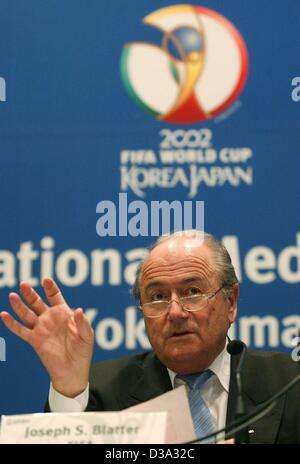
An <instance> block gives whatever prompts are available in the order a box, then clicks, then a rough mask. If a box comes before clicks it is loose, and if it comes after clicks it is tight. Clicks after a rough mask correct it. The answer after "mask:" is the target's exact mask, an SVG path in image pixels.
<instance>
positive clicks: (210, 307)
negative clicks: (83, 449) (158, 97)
mask: <svg viewBox="0 0 300 464" xmlns="http://www.w3.org/2000/svg"><path fill="white" fill-rule="evenodd" d="M43 288H44V290H45V294H46V297H47V300H48V304H46V303H45V302H44V301H43V300H42V299H41V298H40V297H39V295H38V294H37V293H36V292H35V290H33V288H31V287H30V286H29V285H28V284H27V283H21V286H20V292H21V295H22V297H23V300H24V301H25V302H26V303H27V304H24V302H23V301H22V299H21V298H20V297H19V296H18V295H17V294H15V293H11V294H10V303H11V306H12V308H13V310H14V311H15V313H16V314H17V315H18V317H19V318H20V320H21V321H22V322H23V324H20V323H19V322H17V321H16V320H14V319H13V318H12V316H11V315H9V314H8V313H6V312H2V313H1V318H2V320H3V322H4V324H5V325H6V326H7V327H8V328H9V329H10V330H11V331H12V332H13V333H15V334H16V335H17V336H19V337H21V338H22V339H23V340H25V341H26V342H28V343H30V344H31V345H32V347H33V348H34V350H35V351H36V353H37V354H38V356H39V358H40V359H41V361H42V363H43V364H44V366H45V367H46V369H47V370H48V373H49V376H50V378H51V387H50V393H49V409H50V410H51V411H55V412H60V411H66V412H67V411H68V412H78V411H83V410H88V411H108V410H109V411H116V410H122V409H125V408H127V407H130V406H133V405H135V404H138V403H140V402H143V401H146V400H149V399H151V398H154V397H156V396H158V395H160V394H162V393H165V392H167V391H168V390H171V389H172V388H173V387H174V386H176V385H177V384H180V383H186V384H187V385H189V388H190V391H191V389H193V388H194V386H193V385H191V384H190V383H189V381H190V379H193V378H198V377H201V375H202V381H201V384H199V389H198V390H197V395H199V397H200V398H201V402H202V407H204V410H205V408H206V410H205V411H206V412H205V413H203V414H205V415H206V419H205V421H206V429H205V428H204V429H203V430H205V431H206V432H208V431H211V430H213V429H214V430H216V429H219V428H221V427H224V426H225V424H226V423H228V422H230V421H231V420H232V419H233V417H234V410H235V400H236V387H235V375H234V373H235V368H236V364H237V359H236V358H237V357H236V356H232V357H230V355H229V354H228V352H227V350H226V339H227V332H228V329H229V327H230V325H231V324H232V323H233V322H234V320H235V318H236V312H237V299H238V293H239V285H238V280H237V278H236V275H235V271H234V268H233V266H232V264H231V260H230V257H229V254H228V252H227V250H226V249H225V248H224V247H223V245H222V244H221V243H220V242H219V241H217V240H216V239H215V238H214V237H213V236H211V235H209V234H204V240H202V234H201V233H198V232H197V231H194V232H192V233H190V234H182V233H175V234H172V235H170V236H168V237H163V238H160V239H159V240H158V241H157V243H156V244H155V245H154V246H153V247H152V248H151V250H150V251H149V253H148V255H147V256H146V258H145V260H144V261H143V262H142V263H141V265H140V268H139V271H138V275H137V279H136V283H135V286H134V294H135V296H136V297H137V298H138V300H139V305H140V309H141V311H142V312H143V315H144V320H145V326H146V330H147V334H148V336H149V340H150V342H151V345H152V348H153V351H152V352H148V353H144V354H141V355H135V356H127V357H124V358H121V359H117V360H114V361H104V362H100V363H97V364H95V365H93V366H92V367H91V359H92V352H93V341H94V340H93V330H92V328H91V327H90V324H89V322H88V320H87V318H86V316H85V315H84V314H83V311H82V309H81V308H78V309H76V310H75V311H71V310H70V308H69V306H68V305H67V303H66V302H65V300H64V298H63V296H62V294H61V292H60V290H59V288H58V287H57V285H56V284H55V282H54V281H53V280H52V279H49V278H45V279H44V281H43ZM231 358H232V359H231ZM298 370H299V367H298V366H297V364H296V363H294V362H292V361H291V359H290V358H289V357H288V356H287V355H284V354H278V353H277V354H275V353H253V352H252V353H248V354H247V356H246V360H245V365H244V368H243V378H244V391H245V401H246V403H247V408H248V410H251V409H253V408H255V407H256V406H257V405H259V404H260V403H262V402H263V401H265V400H266V399H268V398H269V397H270V396H272V394H274V393H276V392H277V391H279V390H280V388H282V387H283V386H284V385H285V384H286V383H287V382H288V381H289V380H290V379H292V378H293V377H294V376H296V375H297V373H298ZM203 373H206V374H207V375H204V376H203ZM195 374H197V375H195ZM204 377H205V378H204ZM203 379H204V380H203ZM197 395H196V396H197ZM195 401H196V400H195ZM299 424H300V420H299V387H298V386H296V387H294V388H293V389H291V390H290V391H289V392H288V393H287V394H286V395H285V396H284V397H282V398H281V399H280V401H278V403H277V405H276V407H275V408H273V409H272V411H271V412H270V413H269V414H267V415H266V416H265V417H263V418H262V419H260V420H259V421H257V422H256V423H255V424H253V426H252V434H251V436H250V441H251V442H253V443H255V442H256V443H299V441H300V440H299V438H300V432H299ZM195 426H196V425H195ZM211 427H213V429H212V428H211ZM206 432H203V433H206ZM253 432H254V433H253Z"/></svg>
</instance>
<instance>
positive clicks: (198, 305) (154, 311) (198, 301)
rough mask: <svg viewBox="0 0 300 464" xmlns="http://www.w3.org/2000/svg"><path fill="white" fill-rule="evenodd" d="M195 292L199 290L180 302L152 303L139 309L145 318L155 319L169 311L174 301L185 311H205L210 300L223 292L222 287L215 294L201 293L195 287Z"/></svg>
mask: <svg viewBox="0 0 300 464" xmlns="http://www.w3.org/2000/svg"><path fill="white" fill-rule="evenodd" d="M193 288H194V289H195V290H198V291H199V293H197V294H195V295H190V296H182V297H180V298H178V300H169V301H165V300H157V301H152V302H150V303H144V304H142V305H141V306H140V307H139V309H140V310H141V311H142V312H143V314H144V316H145V317H149V318H155V317H161V316H163V315H164V314H166V313H167V312H168V311H169V308H170V305H171V303H172V301H176V303H178V304H179V305H180V306H181V307H182V309H184V311H188V312H196V311H201V310H202V309H205V308H206V306H207V304H208V302H209V300H211V299H212V298H213V297H214V296H216V294H217V293H218V292H219V291H220V290H222V288H223V285H222V287H220V288H218V290H216V291H215V292H209V293H201V290H200V289H199V288H198V289H197V288H196V287H193Z"/></svg>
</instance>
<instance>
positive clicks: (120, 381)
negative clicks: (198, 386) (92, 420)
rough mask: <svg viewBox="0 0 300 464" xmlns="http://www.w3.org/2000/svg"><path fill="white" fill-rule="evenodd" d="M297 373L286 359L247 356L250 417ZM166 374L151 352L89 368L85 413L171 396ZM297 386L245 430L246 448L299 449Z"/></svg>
mask: <svg viewBox="0 0 300 464" xmlns="http://www.w3.org/2000/svg"><path fill="white" fill-rule="evenodd" d="M237 362H238V356H232V361H231V379H230V387H229V398H228V408H227V420H226V422H227V424H228V423H230V422H231V421H232V420H233V419H234V411H235V402H236V384H235V375H234V373H235V369H236V365H237ZM298 373H299V363H296V362H293V361H292V360H291V357H290V356H289V355H288V354H283V353H272V352H269V353H265V352H264V353H263V352H253V351H252V352H251V351H248V353H247V355H246V359H245V363H244V366H243V370H242V378H243V386H244V395H245V402H246V407H247V410H248V412H251V411H252V410H253V409H254V408H256V407H257V406H258V405H259V404H261V403H263V402H264V401H265V400H267V399H268V398H270V397H271V396H272V395H274V394H275V393H277V392H278V391H279V390H280V389H281V388H283V387H284V386H285V385H286V384H287V383H288V382H289V381H290V380H291V379H292V378H293V377H295V376H296V375H297V374H298ZM171 388H172V386H171V382H170V378H169V375H168V372H167V369H166V368H165V367H164V366H163V365H162V363H161V362H160V361H159V360H158V358H157V357H156V356H155V354H154V353H153V352H148V353H144V354H141V355H136V356H127V357H124V358H120V359H117V360H113V361H104V362H100V363H96V364H94V365H93V366H92V368H91V375H90V397H89V403H88V406H87V411H120V410H122V409H125V408H128V407H130V406H134V405H136V404H138V403H141V402H143V401H147V400H149V399H152V398H155V397H156V396H158V395H161V394H162V393H165V392H167V391H169V390H171ZM299 413H300V387H299V384H297V385H295V386H294V387H293V388H292V389H290V390H289V391H288V392H287V393H286V394H285V395H284V396H283V397H281V398H280V399H279V400H278V402H277V404H276V406H275V407H274V408H273V409H272V411H270V412H269V413H268V414H267V415H266V416H265V417H263V418H261V419H260V420H259V421H257V422H255V423H253V424H251V426H249V427H248V429H253V430H254V433H252V434H251V435H250V434H249V438H250V443H300V414H299Z"/></svg>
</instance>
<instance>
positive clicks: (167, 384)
mask: <svg viewBox="0 0 300 464" xmlns="http://www.w3.org/2000/svg"><path fill="white" fill-rule="evenodd" d="M131 379H132V381H131V382H129V385H128V387H129V389H128V396H127V397H126V398H124V399H123V400H124V404H122V405H121V406H122V408H125V407H126V408H127V407H129V406H133V405H135V404H138V403H141V402H144V401H148V400H150V399H153V398H155V397H156V396H159V395H162V394H163V393H166V392H167V391H169V390H171V389H172V385H171V381H170V377H169V374H168V371H167V369H166V368H165V367H164V366H163V365H162V363H161V362H160V361H159V359H158V358H157V357H156V356H155V354H154V353H149V354H148V355H147V357H146V358H145V359H144V361H143V363H142V364H139V365H136V366H135V372H134V375H132V376H131Z"/></svg>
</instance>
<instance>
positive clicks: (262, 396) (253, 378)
mask: <svg viewBox="0 0 300 464" xmlns="http://www.w3.org/2000/svg"><path fill="white" fill-rule="evenodd" d="M238 361H239V356H231V373H230V386H229V396H228V406H227V416H226V425H229V424H230V423H232V422H233V421H234V415H235V405H236V399H237V386H236V380H235V372H236V367H237V363H238ZM242 380H243V389H244V401H245V406H246V410H247V413H251V412H253V411H254V410H255V409H256V408H257V407H258V406H260V405H261V404H262V403H263V402H264V401H266V400H267V399H269V398H270V397H271V396H272V394H273V393H275V392H270V385H268V382H271V380H270V379H268V378H265V376H264V372H258V366H257V364H256V363H252V362H251V353H248V354H247V357H246V360H245V365H244V367H243V370H242ZM284 402H285V397H283V398H281V399H280V400H279V401H278V402H277V403H276V405H275V406H274V407H273V409H272V410H271V411H270V412H269V413H268V414H266V415H265V416H264V417H263V418H261V419H259V420H258V421H256V422H255V423H252V424H250V425H249V426H248V433H249V441H250V443H275V442H276V437H277V434H278V429H279V426H280V422H281V418H282V414H283V408H284Z"/></svg>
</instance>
